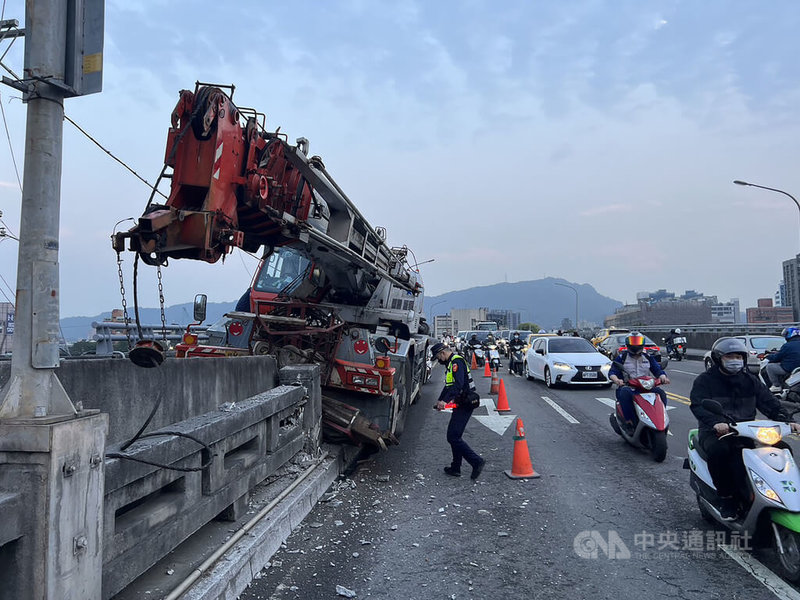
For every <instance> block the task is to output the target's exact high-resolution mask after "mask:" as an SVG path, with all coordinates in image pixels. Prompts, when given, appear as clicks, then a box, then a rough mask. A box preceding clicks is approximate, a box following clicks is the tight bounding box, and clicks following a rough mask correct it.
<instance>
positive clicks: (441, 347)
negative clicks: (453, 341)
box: [431, 342, 447, 358]
mask: <svg viewBox="0 0 800 600" xmlns="http://www.w3.org/2000/svg"><path fill="white" fill-rule="evenodd" d="M445 348H447V346H446V345H445V344H443V343H442V342H436V343H435V344H434V345H433V346H431V356H433V357H434V358H436V355H437V354H439V352H441V351H442V350H444V349H445Z"/></svg>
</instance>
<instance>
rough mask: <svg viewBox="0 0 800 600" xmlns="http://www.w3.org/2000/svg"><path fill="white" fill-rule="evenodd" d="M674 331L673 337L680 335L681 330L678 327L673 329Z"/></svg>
mask: <svg viewBox="0 0 800 600" xmlns="http://www.w3.org/2000/svg"><path fill="white" fill-rule="evenodd" d="M674 331H675V335H680V334H681V328H680V327H676V328H675V329H674Z"/></svg>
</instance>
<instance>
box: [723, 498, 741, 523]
mask: <svg viewBox="0 0 800 600" xmlns="http://www.w3.org/2000/svg"><path fill="white" fill-rule="evenodd" d="M718 509H719V516H720V517H722V518H723V519H724V520H725V521H734V520H736V516H737V512H738V511H737V510H736V500H734V499H733V497H731V496H727V497H723V498H720V499H719V506H718Z"/></svg>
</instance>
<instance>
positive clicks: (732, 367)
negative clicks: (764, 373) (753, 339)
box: [722, 358, 744, 373]
mask: <svg viewBox="0 0 800 600" xmlns="http://www.w3.org/2000/svg"><path fill="white" fill-rule="evenodd" d="M722 368H723V369H725V370H726V371H727V372H728V373H738V372H739V371H741V370H742V369H743V368H744V360H742V359H741V358H728V359H725V360H723V361H722Z"/></svg>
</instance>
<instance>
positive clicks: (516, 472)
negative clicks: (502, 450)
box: [504, 419, 541, 479]
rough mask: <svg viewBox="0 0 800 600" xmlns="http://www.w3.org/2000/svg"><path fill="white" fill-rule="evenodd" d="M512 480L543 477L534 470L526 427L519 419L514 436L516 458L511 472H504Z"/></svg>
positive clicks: (512, 463)
mask: <svg viewBox="0 0 800 600" xmlns="http://www.w3.org/2000/svg"><path fill="white" fill-rule="evenodd" d="M504 473H505V474H506V475H508V476H509V477H510V478H511V479H536V478H537V477H541V475H539V474H538V473H537V472H536V471H534V470H533V465H531V455H530V454H529V453H528V442H527V441H526V440H525V426H524V425H523V424H522V419H517V432H516V435H515V436H514V458H513V460H512V461H511V470H510V471H504Z"/></svg>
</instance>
